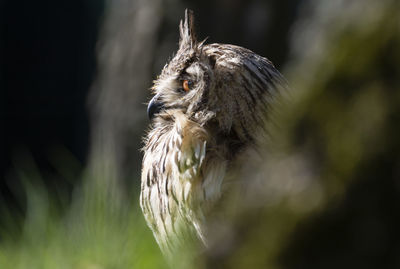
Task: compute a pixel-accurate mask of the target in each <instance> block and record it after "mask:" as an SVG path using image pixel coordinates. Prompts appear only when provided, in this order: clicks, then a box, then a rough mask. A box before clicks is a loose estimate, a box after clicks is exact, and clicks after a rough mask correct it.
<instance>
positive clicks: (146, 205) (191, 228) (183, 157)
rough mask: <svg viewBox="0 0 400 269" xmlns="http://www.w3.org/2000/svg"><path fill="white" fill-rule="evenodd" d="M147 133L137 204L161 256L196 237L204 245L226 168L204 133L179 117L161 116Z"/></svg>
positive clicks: (176, 113)
mask: <svg viewBox="0 0 400 269" xmlns="http://www.w3.org/2000/svg"><path fill="white" fill-rule="evenodd" d="M154 125H155V127H154V128H153V130H152V131H151V132H150V133H149V136H148V137H149V139H148V141H147V143H146V147H145V149H144V150H145V155H144V158H143V165H142V166H143V167H142V186H141V197H140V204H141V207H142V210H143V212H144V216H145V218H146V221H147V223H148V224H149V226H150V228H151V229H152V231H153V233H154V235H155V238H156V240H157V242H158V244H159V245H160V247H161V249H162V250H163V252H164V253H171V252H172V251H173V250H176V249H179V246H180V245H183V244H184V241H185V240H187V236H192V235H195V236H197V237H198V238H199V239H200V240H201V241H202V242H203V243H204V244H206V239H205V238H206V236H205V233H206V230H205V227H204V226H205V225H204V224H205V221H206V220H205V218H206V215H207V211H208V210H209V209H210V207H212V204H213V202H214V201H216V200H217V199H218V197H219V195H220V193H221V191H220V189H221V185H222V182H223V178H224V175H225V171H226V162H225V161H223V160H222V159H221V158H219V157H218V154H214V153H213V152H211V151H210V150H209V146H210V145H211V146H212V144H213V143H214V141H213V140H212V139H210V138H209V134H208V133H207V131H206V130H205V129H204V128H203V127H202V126H200V125H199V124H197V123H195V122H193V121H191V120H190V119H188V117H187V116H186V115H185V114H183V113H180V112H178V111H173V112H168V113H165V114H161V115H160V116H159V117H158V119H157V122H155V123H154Z"/></svg>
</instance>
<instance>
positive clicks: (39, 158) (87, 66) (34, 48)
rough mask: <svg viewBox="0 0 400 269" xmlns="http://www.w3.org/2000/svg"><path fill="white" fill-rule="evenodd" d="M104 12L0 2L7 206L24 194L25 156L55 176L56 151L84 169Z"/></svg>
mask: <svg viewBox="0 0 400 269" xmlns="http://www.w3.org/2000/svg"><path fill="white" fill-rule="evenodd" d="M103 12H104V6H103V3H102V1H93V3H91V2H90V1H76V0H75V1H74V0H72V1H43V0H41V1H5V2H4V3H2V16H1V26H2V32H1V34H2V36H1V66H2V70H1V71H2V74H1V79H2V86H1V88H2V98H1V99H2V102H1V106H2V109H1V121H2V122H1V132H2V134H3V137H2V141H1V145H2V149H1V153H2V159H1V161H0V163H1V174H0V177H1V178H0V196H1V197H5V198H6V200H7V201H10V199H11V200H12V197H14V196H15V193H13V192H15V191H18V189H19V187H18V186H17V185H19V181H18V178H17V176H16V175H15V168H16V167H15V166H18V162H19V160H18V159H19V157H18V156H19V152H20V151H25V152H29V154H31V155H32V156H33V158H34V160H35V163H36V164H37V166H38V167H39V170H41V171H42V173H53V170H54V167H53V166H52V165H51V163H50V159H51V156H52V154H54V151H55V150H57V149H61V150H66V151H69V152H70V153H71V155H72V156H73V157H74V158H76V159H77V160H78V161H79V162H80V163H81V164H82V165H83V164H84V163H85V160H86V155H87V149H88V132H89V122H88V113H87V106H86V97H87V94H88V91H89V88H90V85H91V83H92V80H93V78H94V75H95V70H96V55H95V46H96V40H97V34H98V31H99V26H100V21H101V17H102V14H103ZM43 178H44V180H46V181H49V182H53V181H56V180H55V178H54V177H46V176H45V177H43Z"/></svg>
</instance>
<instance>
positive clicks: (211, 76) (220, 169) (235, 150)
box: [140, 12, 284, 255]
mask: <svg viewBox="0 0 400 269" xmlns="http://www.w3.org/2000/svg"><path fill="white" fill-rule="evenodd" d="M180 34H181V40H180V45H179V50H178V52H177V54H176V55H175V57H174V58H173V59H172V60H171V61H170V62H169V63H168V64H167V65H166V66H165V67H164V69H163V71H162V73H161V75H160V76H159V77H158V79H157V80H156V81H155V84H154V87H153V91H154V93H155V96H154V98H153V100H152V101H151V102H150V105H149V111H152V112H151V114H153V113H154V111H156V113H154V115H152V116H153V117H154V118H153V120H152V125H151V130H150V131H149V133H148V134H147V137H146V140H145V147H144V158H143V165H142V186H141V196H140V204H141V208H142V210H143V213H144V216H145V218H146V221H147V223H148V224H149V227H150V228H151V229H152V231H153V233H154V235H155V238H156V240H157V242H158V244H159V245H160V247H161V249H162V250H163V252H164V253H166V254H167V255H170V254H171V253H173V252H174V249H177V248H178V245H179V244H181V243H182V242H181V241H184V240H185V238H186V237H185V235H184V234H185V233H187V232H189V233H194V234H196V235H197V237H198V238H199V239H200V241H201V242H202V243H203V244H204V245H207V230H206V228H207V227H206V226H207V225H206V223H207V215H208V214H209V212H210V210H212V208H213V205H214V204H215V203H216V201H218V200H219V198H220V196H221V193H222V188H223V185H224V178H225V177H226V174H227V172H228V170H229V166H230V165H231V164H232V162H233V161H234V160H235V159H236V158H237V157H238V156H240V154H241V152H243V151H244V150H245V149H247V148H249V147H256V146H257V144H258V140H260V139H262V137H263V135H265V130H264V126H265V124H266V122H267V121H268V118H269V116H268V115H269V110H270V108H271V104H272V103H273V102H274V99H275V97H276V95H277V92H278V89H279V87H280V85H282V84H284V82H283V81H284V80H283V78H282V76H281V75H280V73H279V72H278V71H277V70H276V69H275V68H274V66H273V65H272V63H271V62H270V61H268V60H267V59H266V58H264V57H261V56H259V55H257V54H255V53H253V52H252V51H250V50H247V49H245V48H242V47H238V46H234V45H227V44H209V45H204V42H201V43H198V42H197V40H196V38H195V35H194V31H193V17H192V15H191V14H190V13H189V12H187V13H186V16H185V21H184V22H183V23H182V22H181V25H180ZM183 83H186V85H185V86H182V85H184V84H183ZM188 85H190V89H189V90H186V89H187V88H188ZM154 107H156V108H157V109H156V110H154ZM150 108H151V109H150Z"/></svg>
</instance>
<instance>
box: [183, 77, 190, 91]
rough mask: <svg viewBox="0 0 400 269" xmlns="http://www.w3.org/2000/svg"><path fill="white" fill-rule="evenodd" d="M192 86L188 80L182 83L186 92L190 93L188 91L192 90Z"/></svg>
mask: <svg viewBox="0 0 400 269" xmlns="http://www.w3.org/2000/svg"><path fill="white" fill-rule="evenodd" d="M191 84H192V83H191V82H189V81H188V80H187V79H185V80H184V81H183V83H182V87H183V90H184V91H185V92H188V91H189V90H190V86H191Z"/></svg>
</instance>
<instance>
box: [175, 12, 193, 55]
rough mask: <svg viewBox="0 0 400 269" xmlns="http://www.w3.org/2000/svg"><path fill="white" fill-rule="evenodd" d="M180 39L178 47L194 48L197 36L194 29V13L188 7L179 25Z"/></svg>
mask: <svg viewBox="0 0 400 269" xmlns="http://www.w3.org/2000/svg"><path fill="white" fill-rule="evenodd" d="M179 31H180V40H179V48H180V49H183V48H196V47H197V38H196V32H195V30H194V14H193V11H192V10H190V9H186V10H185V21H181V23H180V25H179Z"/></svg>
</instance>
